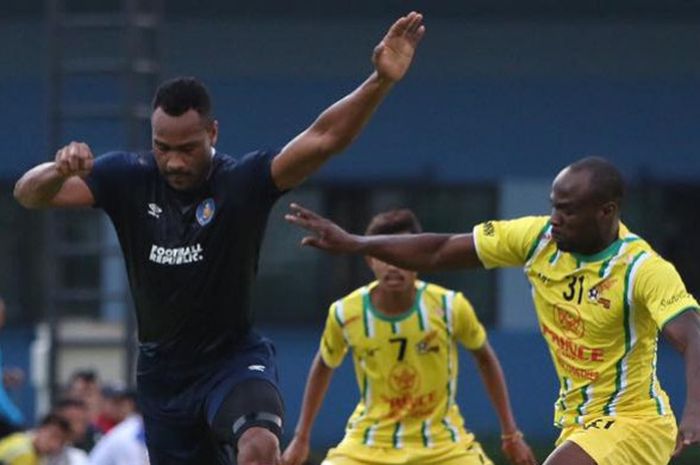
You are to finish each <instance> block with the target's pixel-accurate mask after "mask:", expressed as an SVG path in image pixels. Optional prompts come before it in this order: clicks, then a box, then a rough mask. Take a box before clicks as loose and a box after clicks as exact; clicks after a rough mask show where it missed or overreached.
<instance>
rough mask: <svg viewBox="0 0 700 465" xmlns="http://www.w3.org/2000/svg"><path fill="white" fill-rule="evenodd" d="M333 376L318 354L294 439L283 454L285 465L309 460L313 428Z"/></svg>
mask: <svg viewBox="0 0 700 465" xmlns="http://www.w3.org/2000/svg"><path fill="white" fill-rule="evenodd" d="M332 376H333V369H332V368H330V367H329V366H327V365H326V364H325V363H324V362H323V359H322V358H321V354H320V353H317V354H316V357H315V358H314V361H313V363H312V364H311V369H310V370H309V377H308V379H307V380H306V388H305V389H304V400H303V401H302V404H301V413H300V414H299V421H298V422H297V427H296V429H295V430H294V438H293V439H292V441H291V442H290V443H289V445H288V446H287V448H286V449H285V450H284V453H283V454H282V464H283V465H301V464H302V463H304V462H305V461H306V459H307V458H308V456H309V440H310V437H311V428H312V426H313V424H314V420H315V419H316V415H317V414H318V411H319V410H320V409H321V404H322V403H323V398H324V397H325V396H326V391H327V390H328V385H329V384H330V381H331V377H332Z"/></svg>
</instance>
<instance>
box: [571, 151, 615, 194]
mask: <svg viewBox="0 0 700 465" xmlns="http://www.w3.org/2000/svg"><path fill="white" fill-rule="evenodd" d="M569 169H570V170H571V171H585V172H587V173H589V174H590V185H589V189H590V192H591V194H592V195H593V196H594V197H595V199H596V200H598V201H600V202H611V201H612V202H616V203H617V204H621V203H622V200H623V199H624V197H625V182H624V180H623V179H622V174H621V173H620V170H618V169H617V167H616V166H615V165H613V164H612V163H611V162H610V161H608V160H606V159H605V158H603V157H586V158H582V159H580V160H578V161H575V162H574V163H572V164H571V165H569Z"/></svg>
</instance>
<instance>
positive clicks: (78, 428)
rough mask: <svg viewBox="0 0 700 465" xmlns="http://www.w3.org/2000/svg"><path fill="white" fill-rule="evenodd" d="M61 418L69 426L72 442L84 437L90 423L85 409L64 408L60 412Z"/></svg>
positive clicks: (76, 407) (75, 407)
mask: <svg viewBox="0 0 700 465" xmlns="http://www.w3.org/2000/svg"><path fill="white" fill-rule="evenodd" d="M61 416H62V417H63V418H65V419H66V420H67V421H68V423H69V424H70V429H71V438H70V439H71V440H72V441H73V442H78V441H81V440H82V439H83V438H84V437H85V432H86V431H87V428H88V423H89V422H90V419H89V417H88V411H87V408H83V407H78V406H70V407H65V408H64V409H62V410H61Z"/></svg>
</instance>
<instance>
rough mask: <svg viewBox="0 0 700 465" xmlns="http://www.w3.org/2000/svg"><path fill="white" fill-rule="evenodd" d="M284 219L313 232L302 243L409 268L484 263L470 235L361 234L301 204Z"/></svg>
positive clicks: (432, 269) (443, 267) (436, 267)
mask: <svg viewBox="0 0 700 465" xmlns="http://www.w3.org/2000/svg"><path fill="white" fill-rule="evenodd" d="M289 209H290V212H289V213H287V214H286V215H285V216H284V218H285V219H286V220H287V221H288V222H290V223H292V224H295V225H297V226H299V227H301V228H304V229H306V230H307V231H309V232H310V233H311V235H310V236H306V237H304V238H303V239H302V241H301V243H302V245H308V246H311V247H316V248H318V249H321V250H325V251H327V252H331V253H350V254H360V255H370V256H372V257H376V258H378V259H380V260H382V261H384V262H387V263H391V264H393V265H395V266H398V267H400V268H403V269H407V270H416V271H439V270H452V269H458V268H476V267H479V266H481V262H480V261H479V257H478V256H477V253H476V246H475V245H474V238H473V237H472V235H471V234H432V233H425V234H398V235H394V234H392V235H378V236H358V235H355V234H349V233H348V232H347V231H345V230H344V229H343V228H341V227H340V226H338V225H337V224H335V223H334V222H332V221H331V220H329V219H328V218H324V217H323V216H321V215H319V214H318V213H316V212H314V211H312V210H309V209H308V208H305V207H302V206H301V205H299V204H296V203H292V204H291V205H289Z"/></svg>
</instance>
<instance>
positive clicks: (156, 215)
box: [148, 203, 163, 219]
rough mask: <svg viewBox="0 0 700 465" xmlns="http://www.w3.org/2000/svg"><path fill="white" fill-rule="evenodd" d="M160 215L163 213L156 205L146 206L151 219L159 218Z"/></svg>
mask: <svg viewBox="0 0 700 465" xmlns="http://www.w3.org/2000/svg"><path fill="white" fill-rule="evenodd" d="M161 213H163V209H162V208H160V207H159V206H158V205H156V204H155V203H149V204H148V214H149V215H151V216H152V217H153V218H156V219H158V218H160V214H161Z"/></svg>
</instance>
